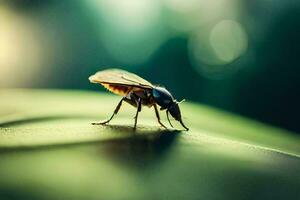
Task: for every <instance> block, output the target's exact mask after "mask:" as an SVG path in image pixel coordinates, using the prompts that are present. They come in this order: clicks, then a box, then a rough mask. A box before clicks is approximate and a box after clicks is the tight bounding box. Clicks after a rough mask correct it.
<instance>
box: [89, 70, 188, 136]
mask: <svg viewBox="0 0 300 200" xmlns="http://www.w3.org/2000/svg"><path fill="white" fill-rule="evenodd" d="M89 80H90V82H91V83H98V84H101V85H102V86H104V87H105V88H106V89H108V90H109V91H110V92H112V93H114V94H117V95H120V96H122V99H121V100H120V102H119V103H118V105H117V107H116V108H115V110H114V112H113V114H112V116H111V117H110V118H109V119H108V120H106V121H104V122H98V123H92V124H93V125H104V124H107V123H109V122H110V121H111V120H112V119H113V117H114V116H115V115H116V114H117V113H118V112H119V110H120V108H121V106H122V102H123V101H125V102H127V103H129V104H130V105H132V106H134V107H136V108H137V111H136V114H135V117H134V119H135V121H134V129H136V125H137V119H138V114H139V112H140V111H141V109H142V105H144V106H148V107H152V106H153V107H154V111H155V115H156V118H157V121H158V123H159V124H160V125H161V126H163V127H164V128H167V127H166V126H165V125H164V124H163V123H162V122H161V120H160V116H159V112H158V108H157V105H158V106H160V110H166V114H167V119H168V121H169V123H170V125H171V127H173V125H172V123H171V121H170V118H169V113H170V114H171V116H172V117H173V118H174V119H175V120H177V121H179V122H180V124H181V125H182V126H183V127H184V128H185V130H187V131H188V130H189V129H188V128H187V127H186V126H185V125H184V123H183V121H182V118H181V112H180V108H179V106H178V104H179V103H181V102H178V101H176V99H174V97H173V96H172V94H171V93H170V92H169V91H168V90H167V89H166V88H164V87H161V86H156V85H152V84H151V83H150V82H148V81H147V80H145V79H143V78H141V77H139V76H138V75H136V74H133V73H130V72H128V71H125V70H122V69H106V70H102V71H99V72H97V73H96V74H94V75H92V76H90V77H89Z"/></svg>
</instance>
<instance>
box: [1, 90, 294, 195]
mask: <svg viewBox="0 0 300 200" xmlns="http://www.w3.org/2000/svg"><path fill="white" fill-rule="evenodd" d="M0 99H1V101H0V127H1V128H0V177H1V178H0V199H297V198H298V199H299V198H300V192H299V187H300V173H299V172H300V139H299V137H298V136H296V134H292V133H290V132H288V131H285V130H281V129H278V128H274V127H270V126H267V125H264V124H262V123H258V122H255V121H251V120H248V119H245V118H243V117H241V116H237V115H233V114H230V113H226V112H222V111H220V110H217V109H214V108H210V107H207V106H204V105H199V104H195V103H188V102H185V103H182V104H181V105H180V106H181V110H182V114H183V116H184V118H183V120H184V122H185V123H186V125H187V126H188V127H190V131H188V132H185V131H178V130H180V129H181V127H180V125H178V124H177V123H176V121H174V122H173V124H176V125H177V126H176V128H177V129H178V130H175V129H170V130H165V129H162V128H160V127H159V126H158V123H157V121H156V118H155V113H154V110H153V108H150V109H149V108H146V107H145V108H144V107H143V109H142V112H141V113H140V115H139V120H138V128H137V131H133V129H132V126H133V122H134V119H133V116H134V114H135V108H133V107H131V106H130V105H127V104H123V106H122V108H121V110H120V112H119V114H118V115H117V116H116V117H115V118H114V119H113V121H112V122H111V124H110V125H108V126H93V125H91V122H94V121H101V120H105V119H107V118H108V117H109V116H110V115H111V114H112V112H113V110H114V108H115V106H116V105H117V103H118V101H119V100H120V97H117V96H113V95H107V94H102V93H92V92H83V91H57V90H2V91H1V92H0ZM161 116H162V119H163V122H164V123H165V124H166V125H167V121H166V118H165V113H164V112H163V113H161Z"/></svg>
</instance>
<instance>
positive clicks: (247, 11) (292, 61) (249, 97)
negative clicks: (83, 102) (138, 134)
mask: <svg viewBox="0 0 300 200" xmlns="http://www.w3.org/2000/svg"><path fill="white" fill-rule="evenodd" d="M299 6H300V3H299V1H298V0H286V1H283V0H259V1H258V0H251V1H250V0H242V1H240V0H220V1H217V2H216V1H208V0H207V1H204V0H189V1H180V0H161V1H158V0H156V1H155V0H140V1H139V0H128V1H117V0H111V1H105V0H98V1H96V0H86V1H79V0H77V1H73V0H72V1H71V0H65V1H58V0H45V1H38V0H7V1H5V0H4V1H3V0H2V1H0V86H1V88H12V87H22V88H23V87H26V88H68V89H85V90H103V91H104V89H102V88H101V87H100V86H97V85H92V84H90V83H89V82H88V77H89V75H91V74H93V73H95V72H96V71H98V70H101V69H104V68H109V67H120V68H123V69H126V70H129V71H131V72H135V73H137V74H139V75H140V76H142V77H144V78H145V79H147V80H149V81H151V82H153V83H158V84H161V85H164V86H166V87H167V88H168V89H169V90H170V91H171V92H172V93H173V94H174V96H175V97H176V98H177V99H178V100H181V99H183V98H186V99H187V100H188V101H194V102H199V103H204V104H207V105H211V106H214V107H217V108H221V109H223V110H226V111H230V112H234V113H237V114H240V115H243V116H247V117H250V118H253V119H256V120H259V121H263V122H267V123H269V124H273V125H275V126H279V127H283V128H286V129H289V130H292V131H294V132H298V133H299V132H300V123H298V122H299V117H298V116H299V113H300V106H299V102H300V90H299V87H300V65H299V52H300V51H299V27H300V9H299Z"/></svg>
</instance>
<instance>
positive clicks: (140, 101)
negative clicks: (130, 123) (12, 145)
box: [133, 98, 142, 129]
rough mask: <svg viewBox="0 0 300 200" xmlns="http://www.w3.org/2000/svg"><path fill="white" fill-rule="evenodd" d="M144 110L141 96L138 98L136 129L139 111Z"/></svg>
mask: <svg viewBox="0 0 300 200" xmlns="http://www.w3.org/2000/svg"><path fill="white" fill-rule="evenodd" d="M141 110H142V100H141V98H138V100H137V110H136V114H135V117H134V127H133V128H134V129H136V124H137V118H138V115H139V112H140V111H141Z"/></svg>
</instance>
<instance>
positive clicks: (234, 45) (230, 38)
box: [209, 20, 248, 63]
mask: <svg viewBox="0 0 300 200" xmlns="http://www.w3.org/2000/svg"><path fill="white" fill-rule="evenodd" d="M209 40H210V44H211V46H212V48H213V50H214V51H215V53H216V55H217V57H218V58H219V59H220V60H222V61H224V63H229V62H232V61H233V60H235V59H236V58H238V57H240V56H241V55H242V54H243V53H244V52H245V51H246V49H247V46H248V37H247V34H246V32H245V30H244V29H243V27H242V26H241V24H239V23H238V22H236V21H233V20H223V21H221V22H219V23H218V24H217V25H215V27H214V28H213V29H212V31H211V34H210V38H209Z"/></svg>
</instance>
